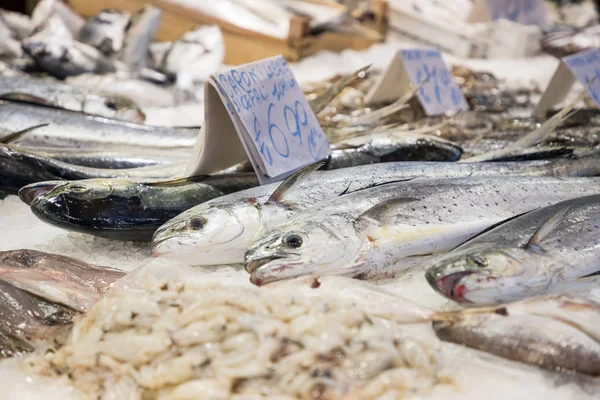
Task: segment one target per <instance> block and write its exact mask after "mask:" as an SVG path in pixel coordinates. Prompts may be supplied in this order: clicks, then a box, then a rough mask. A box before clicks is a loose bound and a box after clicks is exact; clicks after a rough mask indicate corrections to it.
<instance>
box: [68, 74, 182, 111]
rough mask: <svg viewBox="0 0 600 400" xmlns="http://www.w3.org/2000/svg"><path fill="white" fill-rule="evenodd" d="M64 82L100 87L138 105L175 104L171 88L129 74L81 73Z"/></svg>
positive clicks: (73, 84) (91, 87)
mask: <svg viewBox="0 0 600 400" xmlns="http://www.w3.org/2000/svg"><path fill="white" fill-rule="evenodd" d="M66 83H67V84H69V85H72V86H78V87H81V88H85V89H91V90H96V89H97V88H99V87H100V88H102V91H103V92H104V93H107V94H110V95H113V96H119V97H125V98H128V99H131V101H133V102H134V103H135V104H137V105H138V106H139V107H171V106H174V105H175V97H174V94H173V90H172V89H170V88H167V87H164V86H163V85H157V84H154V83H152V82H148V81H147V80H143V79H139V78H137V77H134V76H131V74H123V73H119V72H117V73H114V74H103V75H98V74H82V75H77V76H71V77H69V78H67V79H66Z"/></svg>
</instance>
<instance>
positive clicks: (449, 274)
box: [426, 196, 600, 305]
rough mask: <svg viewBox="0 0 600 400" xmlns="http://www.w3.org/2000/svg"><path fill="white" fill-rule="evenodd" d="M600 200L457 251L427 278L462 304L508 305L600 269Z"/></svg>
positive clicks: (545, 211)
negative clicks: (598, 238) (599, 242)
mask: <svg viewBox="0 0 600 400" xmlns="http://www.w3.org/2000/svg"><path fill="white" fill-rule="evenodd" d="M599 229H600V196H587V197H581V198H578V199H575V200H568V201H564V202H561V203H558V204H554V205H551V206H549V207H544V208H542V209H540V210H537V211H533V212H531V213H528V214H525V215H523V216H520V217H518V218H515V219H512V220H509V221H508V222H505V223H503V224H500V225H499V226H498V227H496V228H494V229H492V230H490V231H489V232H486V233H484V234H482V235H480V236H477V237H476V238H474V239H472V240H470V241H468V242H466V243H464V244H463V245H461V246H459V247H457V248H456V249H454V250H453V251H451V252H450V253H448V254H447V255H445V256H443V257H442V258H440V259H439V260H437V261H436V262H435V264H433V265H432V266H431V267H430V268H429V269H428V270H427V273H426V277H427V280H428V281H429V283H430V284H431V285H432V286H433V288H434V289H436V290H437V291H439V292H440V293H441V294H443V295H444V296H446V297H449V298H450V299H452V300H455V301H457V302H460V303H471V304H479V305H488V304H498V303H506V302H509V301H514V300H519V299H523V298H526V297H530V296H536V295H542V294H546V293H548V292H549V291H550V290H552V287H553V286H555V285H558V284H561V283H562V282H565V281H570V280H574V279H576V278H579V277H582V276H585V275H589V274H592V273H595V272H597V271H598V270H600V249H599V248H598V241H597V235H598V232H599Z"/></svg>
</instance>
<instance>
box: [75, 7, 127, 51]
mask: <svg viewBox="0 0 600 400" xmlns="http://www.w3.org/2000/svg"><path fill="white" fill-rule="evenodd" d="M130 19H131V14H130V13H128V12H126V11H121V10H117V9H107V10H102V11H100V12H99V13H98V14H95V15H93V16H91V17H90V18H89V19H88V20H87V22H86V23H85V25H84V26H83V28H82V29H81V31H80V32H79V37H78V39H79V41H81V42H83V43H87V44H89V45H90V46H94V47H95V48H97V49H98V50H100V51H101V52H103V53H104V54H106V55H110V54H114V53H117V52H119V51H121V49H122V48H123V43H124V41H125V30H126V29H127V25H128V24H129V21H130Z"/></svg>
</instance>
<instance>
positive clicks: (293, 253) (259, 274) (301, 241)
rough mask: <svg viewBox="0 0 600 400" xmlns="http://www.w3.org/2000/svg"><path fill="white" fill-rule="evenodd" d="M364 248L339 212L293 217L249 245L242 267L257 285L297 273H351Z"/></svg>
mask: <svg viewBox="0 0 600 400" xmlns="http://www.w3.org/2000/svg"><path fill="white" fill-rule="evenodd" d="M364 248H365V241H364V239H362V238H361V237H360V236H359V235H358V234H357V233H356V231H355V229H354V226H353V224H352V222H351V221H349V220H348V219H347V218H345V217H344V216H342V215H333V216H329V217H328V218H326V219H318V218H315V217H314V216H309V218H306V219H303V218H302V217H300V218H294V219H293V220H292V221H289V222H288V223H286V224H284V225H280V226H278V227H276V228H275V229H272V230H270V231H268V232H267V234H266V235H263V236H262V237H260V238H259V239H257V240H256V241H254V242H253V243H252V244H251V245H250V246H249V248H248V251H247V252H246V259H245V269H246V271H247V272H248V273H250V281H251V282H252V283H254V284H255V285H259V286H260V285H264V284H267V283H271V282H276V281H281V280H285V279H291V278H295V277H298V276H321V275H350V276H353V275H355V274H354V272H355V269H356V267H357V266H358V265H359V264H361V263H362V262H363V261H364V256H363V250H364Z"/></svg>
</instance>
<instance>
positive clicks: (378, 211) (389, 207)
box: [355, 197, 421, 224]
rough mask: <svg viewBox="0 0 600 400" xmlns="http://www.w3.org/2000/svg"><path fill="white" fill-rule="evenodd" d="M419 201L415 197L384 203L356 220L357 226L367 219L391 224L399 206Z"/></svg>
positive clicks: (370, 209)
mask: <svg viewBox="0 0 600 400" xmlns="http://www.w3.org/2000/svg"><path fill="white" fill-rule="evenodd" d="M419 200H421V199H417V198H415V197H401V198H396V199H390V200H387V201H383V202H381V203H379V204H377V205H375V206H373V207H371V208H369V209H368V210H367V211H365V212H364V213H362V214H361V215H360V216H359V217H358V218H357V219H356V222H355V224H356V223H360V221H364V220H365V219H373V220H375V221H379V222H383V223H389V222H390V221H391V220H392V218H393V213H394V211H395V210H396V208H397V206H399V205H402V204H408V203H412V202H414V201H419Z"/></svg>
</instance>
